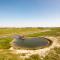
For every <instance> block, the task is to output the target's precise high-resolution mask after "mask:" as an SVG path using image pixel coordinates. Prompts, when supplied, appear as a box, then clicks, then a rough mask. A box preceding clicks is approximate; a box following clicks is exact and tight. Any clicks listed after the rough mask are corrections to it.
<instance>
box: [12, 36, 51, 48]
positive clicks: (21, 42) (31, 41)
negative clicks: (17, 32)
mask: <svg viewBox="0 0 60 60" xmlns="http://www.w3.org/2000/svg"><path fill="white" fill-rule="evenodd" d="M50 43H51V41H50V40H49V39H47V38H44V37H34V38H25V39H15V40H14V42H13V46H15V48H16V46H17V47H18V48H22V49H37V48H42V47H46V46H49V45H50Z"/></svg>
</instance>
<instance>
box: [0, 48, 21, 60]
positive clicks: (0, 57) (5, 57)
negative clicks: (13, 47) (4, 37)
mask: <svg viewBox="0 0 60 60" xmlns="http://www.w3.org/2000/svg"><path fill="white" fill-rule="evenodd" d="M0 60H21V58H20V57H19V55H16V54H12V53H10V51H9V50H5V49H4V50H1V51H0Z"/></svg>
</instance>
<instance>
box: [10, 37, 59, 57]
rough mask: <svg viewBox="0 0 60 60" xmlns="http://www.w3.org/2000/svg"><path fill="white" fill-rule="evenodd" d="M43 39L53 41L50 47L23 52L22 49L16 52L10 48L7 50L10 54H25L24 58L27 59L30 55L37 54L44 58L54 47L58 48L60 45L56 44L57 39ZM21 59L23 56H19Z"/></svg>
mask: <svg viewBox="0 0 60 60" xmlns="http://www.w3.org/2000/svg"><path fill="white" fill-rule="evenodd" d="M45 38H48V39H50V40H51V41H53V43H52V45H50V46H49V47H47V48H43V49H38V50H24V49H23V50H16V49H14V48H13V47H11V48H10V49H9V50H11V51H12V53H15V54H25V56H24V57H29V56H30V55H32V54H39V55H40V56H41V57H45V56H46V55H47V54H48V53H49V51H50V50H51V49H53V48H54V47H60V44H59V43H58V39H57V38H55V37H45ZM21 57H23V56H21Z"/></svg>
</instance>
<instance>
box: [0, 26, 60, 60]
mask: <svg viewBox="0 0 60 60" xmlns="http://www.w3.org/2000/svg"><path fill="white" fill-rule="evenodd" d="M15 34H19V35H24V36H25V37H40V36H54V37H58V36H60V28H39V27H38V28H0V60H22V59H21V58H20V55H19V54H17V55H16V54H12V53H10V51H9V50H8V49H9V48H10V47H11V45H10V42H11V41H12V40H13V38H11V37H12V36H14V35H15ZM4 36H7V37H4ZM59 39H60V38H59ZM59 41H60V40H59ZM25 60H60V48H54V49H52V50H51V51H50V52H49V54H48V55H47V56H46V57H44V58H43V59H41V57H40V56H38V55H31V56H30V57H29V58H25Z"/></svg>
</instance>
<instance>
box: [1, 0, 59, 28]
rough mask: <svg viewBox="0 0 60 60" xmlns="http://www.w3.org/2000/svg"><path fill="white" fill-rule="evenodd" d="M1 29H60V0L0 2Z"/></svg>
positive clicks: (13, 0)
mask: <svg viewBox="0 0 60 60" xmlns="http://www.w3.org/2000/svg"><path fill="white" fill-rule="evenodd" d="M0 27H60V0H0Z"/></svg>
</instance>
